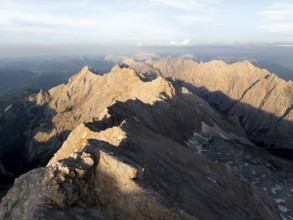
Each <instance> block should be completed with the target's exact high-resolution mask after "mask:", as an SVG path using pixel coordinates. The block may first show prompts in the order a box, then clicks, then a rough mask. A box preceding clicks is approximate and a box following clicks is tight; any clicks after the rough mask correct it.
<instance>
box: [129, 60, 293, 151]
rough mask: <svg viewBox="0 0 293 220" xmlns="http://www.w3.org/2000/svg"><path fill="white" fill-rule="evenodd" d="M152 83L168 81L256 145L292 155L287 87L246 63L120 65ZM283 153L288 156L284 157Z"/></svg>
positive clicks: (292, 101)
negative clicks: (241, 130)
mask: <svg viewBox="0 0 293 220" xmlns="http://www.w3.org/2000/svg"><path fill="white" fill-rule="evenodd" d="M124 63H125V64H127V65H128V66H130V67H132V68H134V69H136V70H137V71H139V72H140V73H141V74H142V75H145V76H146V77H150V78H152V79H154V78H156V77H157V76H163V77H166V78H170V79H171V80H173V81H175V82H177V83H178V84H180V85H183V86H185V87H187V88H188V89H189V90H190V91H192V92H193V93H194V94H197V95H198V96H200V97H201V98H203V99H204V100H205V101H207V102H208V103H209V104H211V105H212V106H214V107H215V108H216V109H217V110H218V111H220V112H222V113H224V114H225V115H226V116H228V117H231V119H232V120H233V121H234V122H235V123H237V124H238V123H239V124H240V125H241V127H243V128H244V129H245V131H246V134H247V136H248V138H249V139H250V140H251V141H253V142H254V143H256V144H258V145H262V146H264V147H266V148H269V149H271V150H275V151H278V150H279V152H282V150H283V152H285V153H284V154H288V153H289V152H291V150H292V149H293V145H292V143H293V133H292V132H293V123H292V121H293V111H292V108H293V82H292V81H289V82H286V81H285V80H282V79H280V78H278V77H277V76H276V75H275V74H272V73H270V72H268V71H267V70H265V69H259V68H257V67H255V66H253V65H252V64H251V63H250V62H249V61H243V62H237V63H234V64H226V63H224V62H223V61H216V60H215V61H210V62H207V63H196V62H194V61H192V60H183V59H180V58H163V59H160V60H157V61H154V62H152V63H150V62H148V63H143V62H138V61H135V60H132V59H128V60H125V61H124ZM286 150H289V151H288V152H287V151H286Z"/></svg>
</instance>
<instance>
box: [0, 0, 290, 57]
mask: <svg viewBox="0 0 293 220" xmlns="http://www.w3.org/2000/svg"><path fill="white" fill-rule="evenodd" d="M292 12H293V1H292V0H284V1H282V0H281V1H276V0H253V1H252V0H246V1H235V0H136V1H135V0H128V1H127V0H105V1H101V0H96V1H94V0H42V1H40V0H26V1H23V0H22V1H21V0H0V56H1V55H2V56H3V54H7V55H9V54H10V53H12V54H13V53H17V48H22V49H23V50H29V49H32V50H38V46H40V48H41V46H42V47H43V48H46V49H48V50H50V49H52V48H58V46H60V48H67V49H66V50H69V51H70V47H72V46H74V45H75V46H77V45H78V47H79V48H82V47H83V46H85V45H87V47H91V46H93V45H100V46H105V45H107V46H115V45H120V46H123V45H124V46H127V45H135V46H137V47H144V46H190V45H198V44H199V45H200V44H232V45H233V44H282V45H292V44H293V13H292ZM64 45H67V47H64ZM1 48H2V50H1Z"/></svg>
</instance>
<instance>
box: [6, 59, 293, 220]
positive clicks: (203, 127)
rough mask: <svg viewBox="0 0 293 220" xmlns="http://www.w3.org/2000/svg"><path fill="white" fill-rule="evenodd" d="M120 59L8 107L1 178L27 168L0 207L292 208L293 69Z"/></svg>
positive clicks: (168, 212) (193, 215)
mask: <svg viewBox="0 0 293 220" xmlns="http://www.w3.org/2000/svg"><path fill="white" fill-rule="evenodd" d="M107 59H109V60H112V59H113V58H112V57H108V58H107ZM120 61H122V63H121V64H120V65H115V66H114V67H113V68H112V69H111V71H110V72H109V73H106V74H103V75H100V74H98V72H97V71H96V70H94V69H92V68H91V67H89V66H85V67H83V68H82V70H81V71H80V72H79V73H77V74H75V75H73V76H72V77H70V78H69V80H68V82H67V83H66V84H61V85H58V86H56V87H53V88H51V89H49V90H48V91H45V90H44V91H43V90H42V91H40V92H39V93H37V94H35V95H31V96H28V97H26V98H25V99H23V100H21V101H18V102H17V103H14V104H12V105H9V106H8V107H7V108H6V109H5V110H4V112H3V113H2V115H1V116H0V125H1V127H0V141H1V142H0V143H1V145H0V146H1V149H0V150H1V151H0V152H1V154H0V161H1V164H0V165H1V166H0V168H1V169H0V170H1V179H2V180H6V181H5V182H4V181H3V183H4V184H3V187H6V186H7V185H8V184H9V183H10V182H11V181H12V180H13V179H14V178H15V177H16V176H19V175H20V174H22V173H24V172H26V171H28V172H26V173H25V174H22V175H21V176H19V177H18V178H16V179H15V182H14V184H13V186H12V188H11V189H10V190H9V191H8V192H7V193H6V195H5V196H4V197H3V198H2V201H1V203H0V219H52V218H55V219H235V217H237V218H239V219H290V218H292V217H291V216H292V215H293V214H292V210H291V207H293V199H292V198H293V191H292V184H293V172H292V170H293V164H292V161H290V160H286V159H283V158H280V157H279V156H280V155H281V156H283V157H286V158H287V159H288V158H290V157H291V156H292V151H293V145H292V144H293V139H292V138H293V133H292V132H293V129H292V128H293V122H292V121H293V114H292V108H293V105H292V104H293V83H292V81H285V80H282V79H280V78H278V77H277V76H276V75H274V74H271V73H270V72H268V71H267V70H264V69H259V68H257V67H255V66H254V65H253V64H251V63H250V62H248V61H243V62H237V63H233V64H227V63H225V62H223V61H210V62H201V63H197V62H195V61H193V60H186V59H182V58H162V59H161V58H159V57H155V58H152V57H141V58H140V59H135V60H134V59H131V58H129V57H122V58H121V59H119V62H120ZM116 62H118V61H116ZM16 125H17V126H16ZM271 153H274V155H273V154H271ZM276 155H277V156H276ZM36 167H39V168H36ZM32 168H35V169H32ZM31 169H32V170H31ZM29 170H31V171H29ZM5 190H6V191H7V188H5Z"/></svg>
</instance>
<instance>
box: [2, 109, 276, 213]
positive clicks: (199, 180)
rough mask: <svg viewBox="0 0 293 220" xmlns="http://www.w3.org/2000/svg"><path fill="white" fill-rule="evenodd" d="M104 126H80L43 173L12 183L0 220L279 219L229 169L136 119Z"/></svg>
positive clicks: (269, 203)
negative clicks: (73, 219) (72, 219)
mask: <svg viewBox="0 0 293 220" xmlns="http://www.w3.org/2000/svg"><path fill="white" fill-rule="evenodd" d="M118 108H119V107H118ZM117 117H119V116H117V115H116V114H115V113H112V114H111V115H110V118H117ZM89 123H91V122H89ZM100 123H102V122H100ZM104 125H105V127H104V130H102V129H101V124H99V123H97V124H95V125H94V124H91V128H89V127H88V126H84V125H81V126H79V127H78V128H77V129H75V130H74V131H73V132H72V135H70V136H69V137H68V139H67V140H66V141H65V142H64V144H63V146H62V147H61V149H60V150H59V151H58V152H57V153H56V154H55V156H54V157H53V158H52V160H51V161H50V163H49V164H48V166H47V167H46V168H41V169H36V170H34V171H31V172H29V173H27V174H25V175H23V176H21V177H19V178H18V179H17V180H16V183H15V185H14V187H13V188H12V189H11V190H10V191H9V192H8V193H7V195H6V196H5V197H4V198H3V200H2V202H1V205H0V218H2V219H52V218H61V217H62V219H70V218H72V217H73V216H74V217H75V218H76V217H81V218H85V217H86V218H87V219H235V216H238V217H239V218H243V219H281V218H280V215H279V212H278V209H277V207H276V206H275V204H274V203H273V201H272V200H270V199H269V198H267V197H266V196H265V195H264V194H262V193H261V192H260V191H258V190H257V189H255V188H254V187H252V186H251V185H250V184H249V183H248V182H247V181H246V180H245V179H243V178H242V177H240V176H239V175H237V174H236V173H235V172H233V171H232V170H231V169H230V168H229V167H227V166H225V165H222V164H218V163H215V162H213V161H211V160H209V159H208V158H206V157H204V156H202V155H199V154H196V153H194V152H192V151H191V150H190V149H187V148H185V147H184V146H182V145H180V144H178V143H176V142H174V141H173V140H171V139H169V138H166V137H164V136H162V135H160V134H158V133H156V132H155V131H152V130H151V129H149V128H147V127H146V126H144V125H143V123H142V124H141V123H140V121H139V120H138V119H133V118H132V119H131V118H128V119H124V120H123V121H122V122H121V123H120V124H119V125H118V126H115V125H116V124H115V125H114V126H113V125H112V124H111V123H106V124H104ZM103 134H109V135H110V134H111V135H110V136H107V135H106V136H104V135H103ZM125 134H126V136H125ZM108 138H109V139H108ZM78 139H80V140H79V142H76V140H78ZM117 140H118V141H117ZM113 141H114V142H113ZM111 142H112V143H111ZM71 143H75V144H73V145H71ZM77 143H80V145H79V144H77ZM22 189H25V190H22ZM235 207H237V208H235Z"/></svg>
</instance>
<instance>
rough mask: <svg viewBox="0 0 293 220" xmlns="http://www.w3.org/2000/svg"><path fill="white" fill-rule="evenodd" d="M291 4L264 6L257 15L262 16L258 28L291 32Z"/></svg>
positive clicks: (277, 32)
mask: <svg viewBox="0 0 293 220" xmlns="http://www.w3.org/2000/svg"><path fill="white" fill-rule="evenodd" d="M292 11H293V4H281V3H278V4H273V5H269V6H267V7H266V8H264V9H263V10H262V11H261V12H260V13H259V15H260V16H261V17H262V19H261V22H260V24H259V26H258V29H260V30H263V31H266V32H270V33H276V34H285V35H286V34H291V35H292V33H293V14H292Z"/></svg>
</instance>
